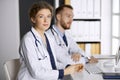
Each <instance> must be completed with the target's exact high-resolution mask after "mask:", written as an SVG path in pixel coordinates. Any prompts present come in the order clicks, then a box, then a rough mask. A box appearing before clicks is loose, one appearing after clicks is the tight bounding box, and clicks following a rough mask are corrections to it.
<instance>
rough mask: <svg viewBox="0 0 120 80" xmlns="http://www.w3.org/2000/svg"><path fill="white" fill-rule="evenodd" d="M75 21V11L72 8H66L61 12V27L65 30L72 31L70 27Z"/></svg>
mask: <svg viewBox="0 0 120 80" xmlns="http://www.w3.org/2000/svg"><path fill="white" fill-rule="evenodd" d="M72 21H73V10H72V9H70V8H64V10H63V11H62V12H61V17H60V25H61V26H62V27H63V29H70V26H71V24H72Z"/></svg>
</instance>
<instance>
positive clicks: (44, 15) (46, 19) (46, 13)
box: [32, 9, 52, 31]
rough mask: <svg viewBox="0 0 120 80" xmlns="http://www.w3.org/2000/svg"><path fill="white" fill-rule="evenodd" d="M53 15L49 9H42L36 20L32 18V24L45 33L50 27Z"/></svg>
mask: <svg viewBox="0 0 120 80" xmlns="http://www.w3.org/2000/svg"><path fill="white" fill-rule="evenodd" d="M51 19H52V14H51V12H50V10H49V9H41V10H39V11H38V13H37V14H36V16H35V18H34V19H33V18H32V22H33V23H34V24H35V28H36V29H39V30H42V31H45V30H47V29H48V28H49V27H50V24H51Z"/></svg>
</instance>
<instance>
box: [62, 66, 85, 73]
mask: <svg viewBox="0 0 120 80" xmlns="http://www.w3.org/2000/svg"><path fill="white" fill-rule="evenodd" d="M82 70H83V64H75V65H71V66H69V67H67V68H65V70H64V75H69V74H74V73H76V72H81V71H82Z"/></svg>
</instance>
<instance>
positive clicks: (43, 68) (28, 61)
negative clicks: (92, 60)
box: [17, 1, 83, 80]
mask: <svg viewBox="0 0 120 80" xmlns="http://www.w3.org/2000/svg"><path fill="white" fill-rule="evenodd" d="M52 13H53V9H52V7H51V5H49V4H48V3H46V2H43V1H42V2H38V3H35V4H33V5H32V7H31V9H30V12H29V16H30V20H31V22H32V24H33V27H32V28H31V30H30V31H29V32H28V33H26V34H25V36H24V37H23V39H22V41H21V44H20V49H19V53H20V62H21V67H20V70H19V73H18V76H17V80H58V79H62V78H63V77H64V75H68V74H73V73H74V72H77V71H81V70H82V69H83V65H82V64H77V65H71V66H68V67H67V68H65V69H64V70H63V69H58V68H57V67H58V64H57V63H56V56H55V50H54V43H53V40H52V38H51V37H50V35H49V34H45V31H46V30H47V29H48V28H49V26H50V23H51V19H52Z"/></svg>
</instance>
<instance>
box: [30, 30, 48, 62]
mask: <svg viewBox="0 0 120 80" xmlns="http://www.w3.org/2000/svg"><path fill="white" fill-rule="evenodd" d="M30 31H31V33H32V35H33V37H34V39H35V45H36V47H37V49H38V44H37V42H38V43H39V44H41V43H40V41H39V40H38V39H37V38H36V36H35V34H34V33H33V31H32V30H30ZM38 51H39V52H40V50H39V49H38ZM37 57H38V60H43V59H45V58H46V57H47V56H44V57H43V58H39V56H38V53H37Z"/></svg>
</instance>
